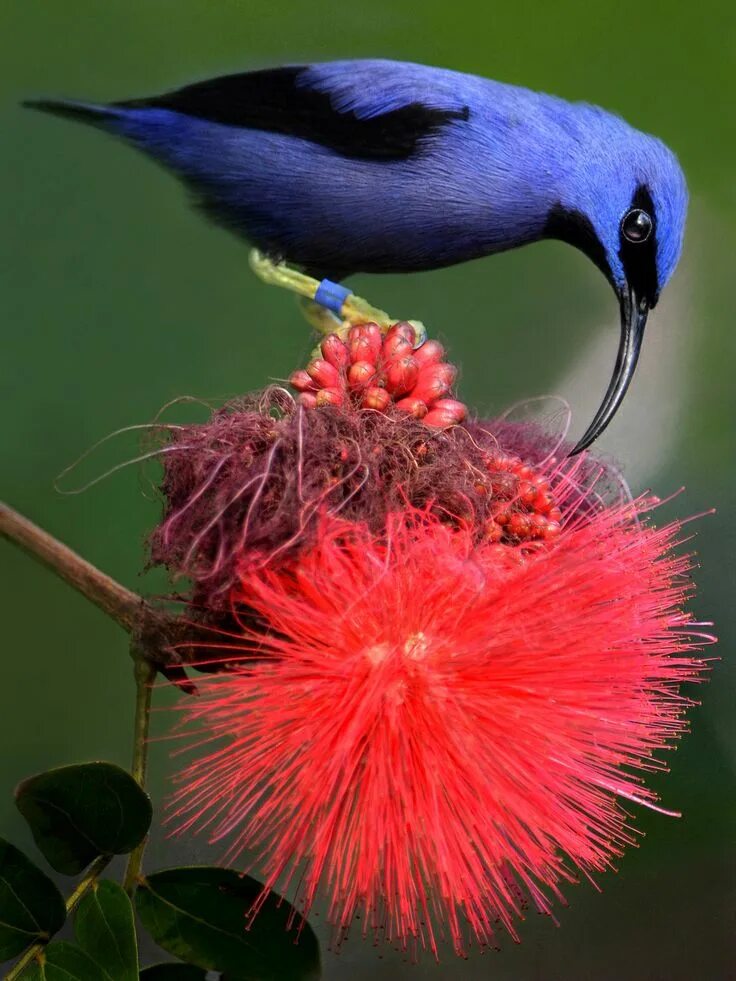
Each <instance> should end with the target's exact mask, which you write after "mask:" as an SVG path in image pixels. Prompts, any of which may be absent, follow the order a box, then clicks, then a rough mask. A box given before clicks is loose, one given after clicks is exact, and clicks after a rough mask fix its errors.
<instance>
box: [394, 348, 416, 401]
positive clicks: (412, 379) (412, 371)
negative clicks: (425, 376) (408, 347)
mask: <svg viewBox="0 0 736 981" xmlns="http://www.w3.org/2000/svg"><path fill="white" fill-rule="evenodd" d="M418 377H419V365H418V364H417V363H416V361H415V360H414V358H412V357H411V356H410V357H403V358H399V359H398V360H397V361H392V362H391V363H390V364H389V365H388V366H387V367H386V388H387V389H388V391H389V392H390V393H391V395H394V396H399V397H400V396H402V395H406V393H407V392H410V391H411V390H412V388H414V386H415V385H416V383H417V378H418Z"/></svg>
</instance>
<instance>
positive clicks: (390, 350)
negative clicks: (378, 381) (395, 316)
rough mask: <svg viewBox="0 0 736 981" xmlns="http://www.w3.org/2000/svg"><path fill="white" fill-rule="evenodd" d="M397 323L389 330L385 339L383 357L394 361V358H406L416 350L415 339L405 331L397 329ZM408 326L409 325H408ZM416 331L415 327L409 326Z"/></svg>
mask: <svg viewBox="0 0 736 981" xmlns="http://www.w3.org/2000/svg"><path fill="white" fill-rule="evenodd" d="M398 326H399V325H398V324H396V325H395V326H394V327H392V328H391V330H389V332H388V333H387V334H386V337H385V338H384V341H383V357H384V360H386V361H393V359H394V358H406V357H408V356H409V355H410V354H412V353H413V351H414V341H411V340H409V338H408V337H407V336H406V334H405V332H402V331H399V330H397V329H396V327H398ZM407 326H408V325H407ZM409 329H410V330H411V331H412V335H413V333H414V331H413V329H412V328H411V327H410V328H409Z"/></svg>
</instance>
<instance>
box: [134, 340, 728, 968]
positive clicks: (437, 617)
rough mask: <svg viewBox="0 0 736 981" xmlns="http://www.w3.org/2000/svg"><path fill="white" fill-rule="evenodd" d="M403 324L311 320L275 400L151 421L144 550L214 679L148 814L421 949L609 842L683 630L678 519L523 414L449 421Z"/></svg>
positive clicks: (660, 727) (681, 664)
mask: <svg viewBox="0 0 736 981" xmlns="http://www.w3.org/2000/svg"><path fill="white" fill-rule="evenodd" d="M408 331H409V329H408V328H407V325H397V326H396V327H395V328H394V329H392V331H389V333H388V335H387V336H386V337H382V336H381V334H380V332H379V331H378V329H377V328H374V327H371V326H370V325H363V327H362V328H353V330H352V331H351V332H349V334H348V335H347V338H346V339H345V340H344V341H343V340H341V339H340V338H337V337H335V336H332V337H329V338H326V339H325V341H324V342H323V344H322V348H321V357H319V358H315V359H313V360H312V361H311V362H310V364H309V365H308V367H307V370H306V371H305V372H297V373H296V374H295V375H294V376H292V384H293V386H294V387H295V388H296V389H297V392H299V393H300V394H298V395H297V396H296V397H294V396H292V395H290V394H289V392H288V391H286V390H285V389H283V388H271V389H268V390H267V391H265V392H263V393H260V394H259V395H256V396H252V397H250V398H248V399H244V400H240V401H238V402H234V403H231V404H230V405H227V406H225V407H224V408H223V409H221V410H219V411H217V412H215V413H214V414H213V416H212V418H211V419H210V420H208V421H207V422H206V423H204V424H203V425H199V426H196V425H192V426H182V427H176V428H175V429H172V430H169V431H168V433H167V441H168V442H167V445H166V447H165V448H164V449H165V462H164V482H163V488H162V489H163V492H164V496H165V499H166V510H165V514H164V518H163V521H162V523H161V525H160V526H159V527H158V528H157V529H156V531H155V532H154V534H153V536H152V540H151V551H152V558H153V560H154V561H155V562H159V563H163V564H165V565H166V566H167V567H168V568H169V570H170V571H171V572H172V573H173V574H174V575H177V576H182V575H183V576H186V577H188V578H189V579H190V580H191V582H192V590H191V593H190V597H191V600H192V610H193V618H194V619H195V620H196V621H197V623H198V624H199V625H200V626H202V625H203V626H204V631H203V632H202V631H200V632H197V631H195V632H194V637H196V638H200V637H204V639H203V640H202V642H201V643H200V642H198V641H196V642H195V640H193V641H192V644H191V647H192V649H196V650H197V652H198V655H197V656H198V658H199V661H198V666H199V667H200V668H202V669H207V670H212V669H213V668H214V669H217V670H219V671H220V672H221V673H219V674H216V675H210V676H209V677H208V678H207V679H206V680H205V681H203V682H200V691H201V695H200V698H198V699H191V700H189V701H187V702H186V703H185V705H184V708H183V713H184V718H183V734H184V737H185V738H184V741H185V745H186V744H187V743H188V744H189V745H190V746H191V748H192V750H193V755H192V760H191V762H190V763H189V764H188V765H187V766H186V767H185V768H184V769H183V771H182V772H181V773H180V775H179V777H178V781H179V784H178V791H177V793H176V797H175V804H174V816H173V821H174V823H175V825H176V826H178V827H179V828H181V829H182V830H183V829H189V828H196V827H199V828H205V829H206V830H207V832H208V834H209V836H210V838H211V839H212V841H228V842H229V846H228V854H229V856H230V857H233V856H240V855H242V853H244V852H245V851H246V850H247V851H248V852H249V856H250V859H249V860H248V861H246V859H244V858H242V859H241V861H242V862H243V864H249V867H253V868H254V869H255V870H257V871H258V872H260V873H263V874H265V888H266V890H269V889H272V888H277V889H279V890H282V891H283V890H284V889H286V890H290V891H291V893H292V894H296V898H297V899H298V900H299V901H300V902H301V906H302V909H303V911H304V912H305V913H308V912H309V910H310V908H311V906H312V904H313V903H314V901H315V899H316V898H317V896H318V894H324V895H326V897H327V899H328V904H329V914H330V919H331V921H332V922H333V923H334V925H335V928H336V937H337V938H338V940H339V939H340V938H342V937H343V936H344V935H345V933H346V931H347V930H348V927H349V926H350V924H351V922H352V921H353V919H354V918H355V917H356V916H357V915H358V914H361V915H362V916H363V920H362V923H363V930H364V932H365V933H369V932H371V933H373V934H375V935H376V936H378V935H379V933H380V934H382V935H383V936H384V937H385V938H387V939H390V940H391V941H392V942H394V943H398V944H399V945H400V946H403V947H413V948H419V947H422V946H424V947H427V948H429V949H430V950H431V951H433V952H434V953H435V955H436V954H437V952H438V945H439V943H440V941H441V940H444V939H449V940H450V941H451V943H452V944H453V946H454V948H455V950H456V951H457V952H458V953H464V952H465V951H466V950H467V948H468V946H469V945H470V944H476V945H479V946H485V945H488V944H493V943H495V942H496V940H495V934H494V929H495V928H496V925H497V924H498V923H500V924H502V925H503V927H504V928H505V929H506V930H507V931H508V933H509V934H510V935H511V936H512V937H514V939H516V938H517V933H516V920H517V919H518V918H519V917H520V916H521V915H522V913H523V910H524V907H525V904H526V902H527V901H528V900H529V899H531V900H532V902H533V903H534V904H535V905H536V906H537V907H538V908H539V909H540V910H542V911H544V912H549V911H550V909H551V903H552V901H553V900H554V899H555V898H560V895H561V889H562V887H563V886H564V884H565V883H566V882H571V881H574V880H575V879H576V878H578V877H579V876H580V875H581V874H582V875H590V874H591V873H594V872H598V871H602V870H604V869H606V868H607V867H609V866H610V865H611V864H612V863H613V862H614V861H615V860H616V859H617V858H618V857H619V856H620V855H621V854H622V852H623V850H624V848H625V847H626V845H627V844H629V843H631V841H632V835H633V832H632V829H631V826H630V821H631V819H630V816H629V814H628V813H627V811H626V810H625V806H628V803H629V802H634V803H638V804H643V805H646V806H649V807H654V808H656V800H657V798H656V796H655V794H654V793H653V792H652V791H651V790H649V789H647V788H646V787H645V786H644V784H643V782H642V781H643V777H644V776H645V775H646V774H647V773H649V772H656V771H660V770H663V769H664V768H665V767H664V764H663V762H662V761H661V759H660V756H659V753H660V751H662V750H664V749H666V748H668V747H669V746H671V745H672V743H673V742H674V741H675V740H676V739H677V738H678V737H679V736H680V735H681V734H682V733H683V732H684V731H685V729H686V721H685V719H684V713H685V710H686V709H687V708H688V706H689V705H691V704H692V703H691V702H690V701H689V699H688V698H687V697H686V696H685V695H682V694H680V692H679V686H680V684H681V683H682V682H686V681H698V680H700V679H701V677H702V675H703V673H704V670H705V661H704V660H703V659H702V658H701V657H700V656H699V651H700V649H701V648H702V646H703V645H704V644H705V643H707V642H708V641H709V640H710V638H709V637H708V636H707V635H704V634H702V633H700V632H699V630H700V627H699V625H698V624H696V623H695V622H694V621H693V619H692V618H691V617H690V615H689V614H688V613H686V612H685V611H684V603H685V601H686V600H687V598H688V597H689V595H690V591H691V587H690V583H689V580H688V578H687V573H688V571H689V568H690V562H689V559H688V557H687V556H683V555H680V554H678V553H677V552H676V551H675V550H674V546H675V545H676V543H677V539H678V535H679V532H680V525H679V524H672V525H669V526H667V527H665V528H661V529H657V528H655V527H654V526H653V525H652V524H650V523H649V521H648V518H649V511H650V510H651V508H652V507H653V505H654V504H655V503H656V502H655V500H654V499H653V498H642V499H640V500H638V501H635V502H633V503H632V502H630V501H628V499H624V495H623V494H619V495H618V497H616V495H611V494H610V493H609V492H610V490H611V488H612V487H613V488H614V489H615V488H616V487H617V481H616V479H615V476H614V474H613V471H612V470H611V469H610V468H608V467H606V466H604V465H603V464H601V463H599V462H598V461H595V460H594V459H592V458H591V457H590V456H587V455H586V454H581V455H580V456H577V457H575V458H572V459H570V458H567V457H566V452H565V447H564V446H560V445H557V446H555V445H554V444H553V443H551V442H550V440H549V439H546V438H545V437H544V435H543V434H542V433H541V431H540V430H539V428H537V427H535V426H534V425H532V424H529V423H513V422H510V421H508V420H503V419H502V420H495V421H492V422H485V423H483V422H479V421H473V420H467V419H465V414H466V409H465V407H464V406H463V405H462V403H460V402H457V401H456V400H455V399H453V398H451V397H450V396H451V395H452V392H451V386H452V384H453V382H454V380H455V370H454V368H452V366H450V365H447V364H446V363H445V362H444V361H443V357H444V352H443V350H442V348H441V347H440V346H439V345H437V344H435V343H434V342H427V343H428V345H429V346H426V345H425V346H424V348H420V349H419V350H418V351H415V350H414V348H413V341H414V338H413V335H410V334H409V332H408ZM419 403H421V405H420V404H419ZM619 490H620V486H619ZM622 802H623V803H622ZM253 913H254V915H255V914H256V913H257V909H254V911H253Z"/></svg>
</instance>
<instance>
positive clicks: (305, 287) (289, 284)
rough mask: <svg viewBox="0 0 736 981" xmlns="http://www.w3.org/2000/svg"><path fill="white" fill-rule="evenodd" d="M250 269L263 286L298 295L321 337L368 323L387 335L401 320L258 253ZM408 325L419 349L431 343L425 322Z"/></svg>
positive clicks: (414, 321) (416, 321)
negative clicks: (373, 324) (411, 328)
mask: <svg viewBox="0 0 736 981" xmlns="http://www.w3.org/2000/svg"><path fill="white" fill-rule="evenodd" d="M250 266H251V269H252V270H253V272H254V273H255V274H256V276H258V278H259V279H260V280H261V281H262V282H264V283H267V284H268V285H269V286H280V287H281V288H282V289H286V290H289V291H290V292H291V293H296V294H297V295H298V296H299V297H300V298H301V300H300V307H301V310H302V313H303V314H304V316H305V317H306V319H307V320H308V321H309V323H310V324H311V325H312V326H313V327H315V328H316V329H317V330H318V331H319V332H320V333H321V334H334V333H337V334H338V335H341V336H342V335H345V334H347V332H348V330H349V329H350V327H352V326H353V325H354V324H364V323H375V324H378V326H379V327H380V328H381V330H382V331H383V332H384V333H386V331H387V330H388V329H389V327H391V326H392V325H393V324H394V323H396V321H397V319H398V318H396V317H391V316H390V315H389V314H388V313H386V311H385V310H380V309H379V308H378V307H374V306H373V305H372V304H370V303H368V301H367V300H364V299H363V298H362V297H361V296H356V295H355V294H354V293H350V292H349V290H347V289H345V288H344V287H342V286H339V285H338V284H336V283H331V282H329V280H322V281H321V282H320V281H319V280H317V279H314V278H313V277H312V276H307V275H306V274H305V273H302V272H299V270H298V269H292V268H291V266H287V265H286V264H285V263H283V262H274V261H273V260H272V259H269V258H268V257H267V256H265V255H264V254H263V253H262V252H260V251H259V250H258V249H252V250H251V253H250ZM408 323H410V324H411V325H412V327H413V328H414V331H415V333H416V337H417V343H416V347H419V346H420V344H423V343H424V341H425V340H426V339H427V330H426V328H425V326H424V324H423V323H422V322H421V320H409V321H408Z"/></svg>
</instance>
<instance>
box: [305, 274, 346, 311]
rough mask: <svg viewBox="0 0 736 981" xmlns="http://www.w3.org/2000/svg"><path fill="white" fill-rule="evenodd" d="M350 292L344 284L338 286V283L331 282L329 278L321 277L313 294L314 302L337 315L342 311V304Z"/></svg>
mask: <svg viewBox="0 0 736 981" xmlns="http://www.w3.org/2000/svg"><path fill="white" fill-rule="evenodd" d="M351 292H352V291H351V290H349V289H346V288H345V287H344V286H340V284H339V283H333V282H332V280H330V279H323V280H322V282H321V283H320V284H319V286H318V287H317V292H316V293H315V294H314V302H315V303H319V304H320V306H323V307H326V309H327V310H330V311H331V312H332V313H334V314H335V315H336V316H338V317H339V316H340V315H341V313H342V305H343V303H344V302H345V300H347V298H348V297H349V296H350V294H351Z"/></svg>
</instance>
